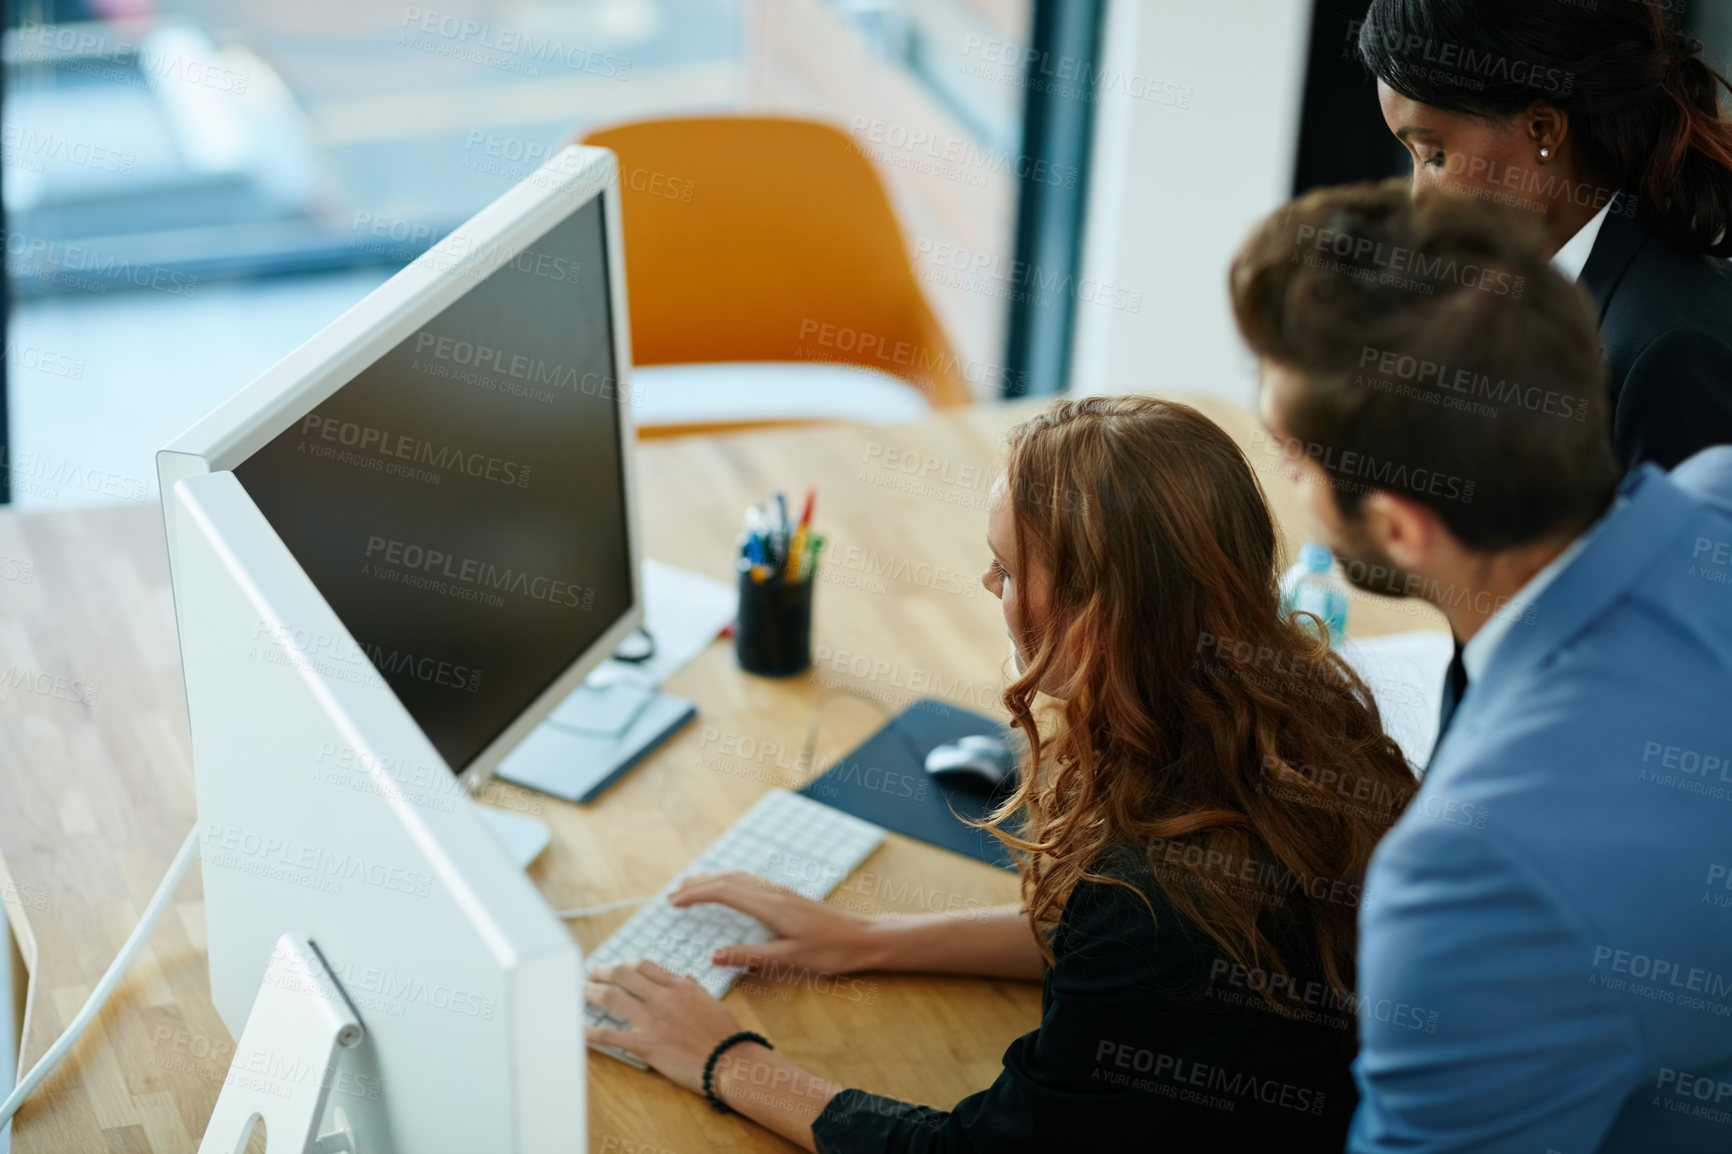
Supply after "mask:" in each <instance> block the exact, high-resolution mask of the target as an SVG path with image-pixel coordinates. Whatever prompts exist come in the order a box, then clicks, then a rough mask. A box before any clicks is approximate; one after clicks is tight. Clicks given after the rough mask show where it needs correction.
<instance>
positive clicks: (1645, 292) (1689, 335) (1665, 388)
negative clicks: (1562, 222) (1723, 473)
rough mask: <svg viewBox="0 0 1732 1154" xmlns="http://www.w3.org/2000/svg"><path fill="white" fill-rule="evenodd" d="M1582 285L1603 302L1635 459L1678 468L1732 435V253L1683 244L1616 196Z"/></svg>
mask: <svg viewBox="0 0 1732 1154" xmlns="http://www.w3.org/2000/svg"><path fill="white" fill-rule="evenodd" d="M1621 203H1622V202H1620V204H1621ZM1581 284H1582V287H1584V288H1586V289H1587V290H1588V291H1589V292H1590V293H1591V294H1593V298H1594V302H1595V303H1596V304H1597V305H1599V309H1600V344H1601V346H1602V347H1603V348H1604V350H1605V354H1606V361H1607V363H1608V364H1610V365H1611V369H1612V398H1611V404H1612V440H1613V443H1614V444H1615V445H1616V446H1617V450H1618V457H1619V459H1620V460H1622V461H1623V462H1624V465H1625V467H1627V468H1634V467H1635V466H1636V465H1637V464H1639V463H1641V462H1643V461H1653V462H1654V463H1655V464H1657V465H1659V466H1660V467H1661V468H1665V469H1670V468H1672V466H1674V465H1676V464H1678V463H1679V462H1680V461H1683V460H1685V459H1687V458H1689V457H1692V456H1694V455H1695V454H1696V453H1697V452H1699V451H1700V450H1702V449H1705V448H1707V447H1708V446H1710V445H1723V444H1727V443H1732V262H1728V261H1724V260H1719V259H1716V258H1714V257H1710V256H1705V255H1703V254H1701V253H1696V252H1690V251H1688V250H1687V249H1684V248H1681V247H1679V246H1678V245H1676V244H1674V243H1672V242H1671V241H1670V240H1668V239H1667V238H1666V237H1664V236H1662V235H1661V234H1659V233H1657V232H1655V231H1654V230H1653V229H1651V228H1650V227H1649V226H1648V225H1647V224H1646V223H1644V222H1643V221H1642V220H1641V219H1639V218H1637V217H1632V216H1630V215H1627V214H1626V213H1624V212H1622V211H1620V206H1619V205H1614V206H1613V209H1612V211H1611V213H1610V214H1609V215H1608V216H1607V217H1606V223H1605V227H1604V228H1603V229H1602V230H1601V232H1600V235H1599V237H1598V239H1596V240H1595V242H1594V251H1593V253H1592V254H1591V255H1590V256H1589V257H1588V263H1587V266H1586V267H1585V268H1583V270H1582V277H1581Z"/></svg>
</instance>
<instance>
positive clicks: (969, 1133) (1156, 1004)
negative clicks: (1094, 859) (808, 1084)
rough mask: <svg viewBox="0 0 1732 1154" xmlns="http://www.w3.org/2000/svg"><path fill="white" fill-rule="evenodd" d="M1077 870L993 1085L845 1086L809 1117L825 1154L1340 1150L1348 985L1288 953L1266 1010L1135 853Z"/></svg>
mask: <svg viewBox="0 0 1732 1154" xmlns="http://www.w3.org/2000/svg"><path fill="white" fill-rule="evenodd" d="M1112 876H1124V877H1126V878H1127V880H1130V881H1132V882H1133V884H1135V885H1137V887H1138V889H1139V890H1141V891H1142V892H1143V893H1144V894H1146V895H1147V896H1148V898H1149V901H1150V902H1151V903H1152V904H1153V905H1154V908H1155V914H1156V916H1155V918H1151V917H1150V916H1149V910H1148V907H1146V906H1144V905H1143V903H1142V902H1141V901H1140V900H1139V899H1138V898H1137V896H1136V895H1135V894H1132V893H1129V892H1128V891H1126V890H1125V889H1124V888H1123V887H1121V886H1113V885H1106V884H1102V883H1084V884H1083V885H1081V886H1079V887H1078V888H1077V890H1076V892H1075V893H1073V894H1072V896H1071V899H1070V901H1069V903H1068V904H1067V905H1066V907H1065V916H1064V926H1065V928H1064V929H1063V930H1061V932H1060V936H1059V937H1058V938H1057V939H1055V941H1054V953H1055V956H1056V961H1055V963H1054V965H1053V966H1052V967H1051V968H1050V969H1049V970H1048V971H1047V975H1046V984H1045V988H1044V991H1043V993H1042V996H1041V1020H1040V1027H1039V1028H1038V1029H1036V1030H1034V1031H1033V1032H1032V1033H1029V1034H1025V1035H1023V1036H1022V1037H1020V1038H1018V1039H1017V1040H1016V1041H1015V1042H1013V1043H1011V1046H1010V1048H1009V1049H1008V1050H1006V1051H1005V1054H1004V1072H1003V1073H1002V1074H1000V1075H999V1077H998V1080H997V1081H995V1082H994V1083H993V1084H992V1085H991V1086H990V1087H988V1088H987V1089H985V1090H983V1091H981V1092H980V1093H978V1094H973V1095H970V1096H969V1097H967V1098H964V1099H963V1100H962V1101H961V1102H959V1103H957V1104H956V1107H955V1108H954V1109H952V1110H950V1111H941V1110H933V1109H929V1108H927V1107H925V1106H914V1105H909V1104H908V1103H905V1102H897V1101H894V1100H892V1099H889V1098H882V1097H879V1096H877V1095H875V1094H868V1093H866V1092H865V1091H863V1090H844V1091H842V1092H841V1093H839V1094H837V1095H836V1096H835V1097H834V1098H833V1099H831V1101H830V1103H829V1104H828V1105H827V1106H826V1107H825V1108H824V1112H823V1113H822V1114H820V1115H819V1117H818V1120H817V1122H816V1123H814V1125H813V1127H812V1132H813V1135H814V1137H815V1138H816V1141H817V1147H818V1150H819V1152H820V1154H856V1152H859V1154H864V1152H866V1151H872V1152H874V1154H876V1152H879V1151H894V1152H896V1154H904V1152H906V1154H917V1152H918V1154H926V1152H929V1151H930V1152H934V1154H936V1152H939V1151H946V1152H949V1151H955V1152H958V1154H962V1152H967V1154H1012V1152H1023V1151H1027V1152H1029V1154H1033V1152H1036V1151H1039V1152H1041V1154H1051V1152H1052V1151H1060V1150H1101V1151H1107V1150H1110V1151H1114V1152H1119V1151H1137V1150H1146V1151H1192V1150H1194V1151H1208V1152H1210V1154H1218V1152H1220V1151H1224V1150H1264V1149H1268V1150H1281V1151H1284V1152H1286V1151H1313V1150H1315V1151H1324V1150H1327V1151H1332V1152H1337V1154H1338V1152H1339V1151H1340V1150H1341V1149H1342V1147H1343V1146H1344V1145H1345V1142H1346V1136H1347V1125H1348V1122H1349V1120H1350V1119H1351V1118H1352V1115H1353V1109H1354V1107H1355V1105H1356V1104H1357V1101H1358V1098H1357V1095H1356V1093H1355V1091H1354V1088H1353V1080H1352V1075H1351V1071H1350V1065H1351V1061H1352V1057H1353V1045H1354V1038H1355V1026H1354V1015H1353V1007H1352V1005H1351V997H1350V996H1348V997H1341V996H1337V995H1333V994H1331V993H1330V992H1329V991H1328V990H1327V987H1326V985H1325V983H1323V982H1322V981H1321V979H1316V980H1308V978H1307V976H1306V974H1305V970H1304V969H1303V968H1302V967H1299V966H1298V965H1297V963H1298V961H1299V960H1300V958H1301V957H1308V956H1309V955H1308V954H1301V953H1299V952H1287V953H1284V954H1283V958H1284V960H1285V961H1286V962H1287V964H1288V966H1289V967H1290V968H1291V969H1292V970H1293V972H1294V977H1293V980H1292V981H1291V982H1288V983H1282V984H1281V985H1280V987H1279V988H1280V989H1281V990H1282V992H1283V998H1282V1001H1283V1004H1284V1005H1287V1006H1289V1007H1292V1008H1293V1009H1294V1010H1296V1011H1297V1012H1298V1014H1299V1018H1298V1019H1294V1018H1287V1017H1283V1016H1280V1015H1278V1014H1276V1013H1275V1012H1274V1011H1273V1010H1272V1009H1271V1008H1270V1007H1269V1006H1268V1004H1267V1003H1266V1002H1265V1001H1263V999H1262V996H1261V995H1260V994H1259V993H1257V992H1256V989H1254V988H1253V987H1259V988H1260V987H1262V986H1263V985H1264V984H1265V983H1264V982H1263V981H1262V980H1261V979H1260V978H1259V977H1258V976H1256V975H1253V974H1251V973H1248V972H1247V971H1246V970H1244V969H1242V968H1240V967H1237V966H1235V965H1234V964H1233V963H1232V962H1231V961H1230V960H1228V959H1226V958H1224V957H1222V956H1221V955H1220V952H1219V950H1218V949H1217V948H1216V946H1215V945H1214V943H1213V942H1212V941H1211V940H1210V939H1209V938H1208V937H1207V936H1206V935H1204V934H1203V933H1202V932H1201V931H1200V930H1198V929H1197V928H1195V927H1194V926H1193V925H1192V924H1191V923H1189V922H1187V921H1186V920H1185V919H1184V918H1182V917H1181V916H1180V915H1179V914H1178V913H1177V912H1175V911H1174V910H1173V909H1172V907H1171V906H1170V905H1169V904H1168V903H1167V902H1166V901H1165V899H1164V898H1163V896H1162V894H1161V891H1160V889H1159V887H1158V886H1156V885H1155V883H1154V879H1153V878H1152V877H1151V876H1149V875H1148V873H1147V869H1146V866H1143V867H1142V868H1141V870H1140V874H1139V870H1138V868H1137V867H1135V866H1132V867H1129V868H1128V869H1126V870H1115V871H1114V873H1113V875H1112Z"/></svg>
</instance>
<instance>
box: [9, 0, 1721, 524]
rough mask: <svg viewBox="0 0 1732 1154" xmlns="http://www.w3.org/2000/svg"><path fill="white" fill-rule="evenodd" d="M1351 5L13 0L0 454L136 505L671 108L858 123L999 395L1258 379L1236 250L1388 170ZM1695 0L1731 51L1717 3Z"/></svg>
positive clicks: (35, 482)
mask: <svg viewBox="0 0 1732 1154" xmlns="http://www.w3.org/2000/svg"><path fill="white" fill-rule="evenodd" d="M1364 7H1365V0H1313V2H1305V0H427V2H425V3H422V4H405V3H402V2H401V0H296V2H295V3H289V4H285V3H281V2H280V0H10V2H9V3H8V6H7V8H6V28H7V31H6V36H5V41H4V73H5V75H4V93H3V104H0V111H3V118H4V138H3V139H4V164H3V165H0V189H3V192H4V206H5V214H6V220H5V226H4V227H5V232H4V241H5V266H6V278H5V279H6V292H7V298H8V305H9V312H8V327H7V330H6V360H5V367H6V376H5V381H4V401H5V404H4V408H3V410H0V452H3V453H4V469H3V470H0V479H4V480H5V481H6V482H9V485H8V486H7V487H8V495H9V497H10V499H11V500H12V501H13V502H14V503H15V504H17V505H19V506H21V507H25V508H40V507H50V506H56V505H68V504H78V503H87V502H92V501H105V500H150V499H153V498H154V495H155V494H154V466H153V454H154V451H155V449H156V448H158V447H160V446H161V445H162V444H164V443H165V442H167V441H168V440H169V439H170V438H171V437H173V436H174V435H175V434H176V433H178V432H180V431H181V430H182V429H184V428H185V427H186V426H187V425H189V424H190V423H191V422H192V421H194V420H195V419H197V418H198V417H199V416H201V415H202V414H203V413H205V412H206V411H208V410H209V409H210V408H212V407H213V406H214V405H215V404H216V403H218V402H219V401H220V400H222V399H223V398H224V397H226V396H228V395H229V394H231V393H232V392H234V391H235V390H236V389H238V388H240V387H241V386H242V385H244V384H245V383H246V382H247V381H249V380H250V379H251V378H252V377H254V376H255V375H257V374H258V373H259V372H260V371H262V370H263V369H265V368H267V367H268V366H269V365H271V364H272V363H274V362H275V361H276V360H278V359H279V358H281V357H282V356H283V355H284V354H286V353H288V352H289V351H290V350H292V349H293V348H294V347H295V346H297V345H298V344H300V343H301V342H302V341H304V340H305V339H306V338H307V337H308V336H310V335H311V334H312V333H313V332H315V331H316V330H317V329H319V328H320V327H322V326H323V325H324V324H326V323H328V322H329V321H330V320H332V319H334V318H335V317H336V316H337V315H338V314H340V313H341V312H342V311H343V310H344V309H346V308H348V307H349V306H350V305H352V304H354V303H355V302H356V301H358V300H359V299H360V298H361V297H363V296H364V295H366V293H368V292H369V291H371V290H372V289H373V288H375V287H376V286H377V285H379V284H380V283H382V282H383V281H384V280H385V279H386V278H388V277H389V276H390V275H391V274H392V273H393V272H395V271H396V270H397V269H399V268H401V267H402V266H403V265H404V264H406V263H407V262H408V261H410V260H412V259H414V257H415V256H417V255H419V253H420V252H422V251H424V250H425V249H426V248H428V247H429V246H430V245H432V244H433V243H434V242H435V241H437V240H438V239H439V238H440V237H441V236H443V235H444V234H445V233H446V232H448V231H449V230H450V229H451V228H453V227H455V226H456V225H458V224H460V223H461V222H462V221H463V220H464V219H466V218H467V217H468V216H470V215H471V214H472V213H474V212H475V211H476V210H478V209H479V208H481V207H482V206H484V205H485V204H487V203H488V202H490V201H491V200H493V199H494V198H495V197H497V196H498V195H500V193H501V192H503V191H504V190H505V189H506V188H508V187H510V186H511V185H512V184H513V183H515V182H516V181H518V180H520V179H522V178H523V177H524V176H525V175H527V174H528V173H529V172H531V171H533V170H534V168H535V167H536V166H537V164H538V163H539V162H540V160H541V159H543V158H545V157H546V156H547V155H548V153H549V152H550V151H551V150H553V149H555V148H557V147H558V146H559V145H560V144H562V143H564V142H566V141H569V140H571V139H572V138H573V137H575V136H577V135H580V134H581V133H583V132H585V131H588V130H590V129H593V128H597V127H601V126H604V125H611V124H618V123H622V122H628V121H633V120H640V119H645V118H653V117H662V116H674V115H684V114H715V113H728V112H755V113H771V114H783V115H791V116H800V117H809V118H814V119H819V120H823V121H827V122H830V123H832V124H834V125H836V126H837V127H838V128H839V129H841V130H842V131H843V132H846V133H847V134H848V135H849V136H850V138H851V139H852V142H853V143H854V144H855V145H857V146H858V148H859V149H860V151H861V152H863V153H864V154H865V155H867V156H868V157H869V158H870V159H871V160H872V161H873V163H874V165H875V167H876V168H877V171H878V173H879V176H880V178H881V179H882V181H883V182H884V183H885V185H886V186H887V188H888V190H889V192H890V195H891V199H892V202H893V204H894V207H895V209H896V212H897V214H898V217H899V219H900V222H901V225H902V230H903V234H904V238H905V242H906V246H907V249H908V252H909V255H910V258H911V259H912V260H913V262H914V267H915V272H916V275H917V277H918V278H919V279H920V282H921V284H922V286H923V288H924V290H925V292H926V295H927V297H928V299H929V301H930V303H931V305H932V307H933V309H934V311H935V312H936V314H937V317H938V319H939V321H940V322H941V324H942V326H943V328H944V329H945V331H946V333H947V334H948V337H949V340H950V342H951V344H952V345H953V346H954V348H955V351H956V353H957V355H958V357H960V358H961V359H962V360H963V361H964V363H965V364H968V365H971V366H986V367H987V368H988V369H989V370H990V371H983V372H978V373H974V374H972V376H973V378H974V379H976V380H977V381H978V382H979V383H978V384H977V386H976V391H977V393H978V394H979V396H978V400H979V401H980V402H982V403H991V402H993V401H994V400H996V399H998V397H999V396H1000V395H1001V394H1002V393H1004V392H1005V391H1009V392H1011V393H1043V392H1051V391H1056V390H1064V389H1071V390H1079V391H1090V392H1101V391H1120V390H1126V389H1138V388H1172V389H1185V390H1190V391H1198V392H1212V393H1219V394H1224V395H1230V396H1235V397H1238V398H1240V399H1245V398H1247V397H1249V395H1250V391H1251V388H1252V376H1251V366H1250V365H1249V363H1248V362H1247V360H1246V358H1245V357H1244V355H1243V353H1242V352H1241V351H1240V349H1239V345H1238V341H1237V339H1236V337H1235V336H1234V333H1233V330H1232V324H1231V319H1230V316H1229V315H1228V312H1227V307H1226V298H1225V290H1224V275H1225V269H1226V264H1227V260H1228V258H1229V257H1230V255H1231V253H1232V251H1233V250H1234V248H1235V247H1236V246H1237V244H1238V243H1239V241H1240V240H1241V238H1242V237H1243V236H1244V234H1245V233H1246V231H1247V230H1248V228H1249V227H1250V225H1251V224H1252V222H1254V221H1255V220H1256V219H1257V218H1258V217H1259V216H1261V215H1262V214H1263V213H1265V212H1267V211H1268V210H1269V209H1270V208H1272V207H1273V206H1275V205H1277V204H1279V203H1280V202H1282V201H1283V200H1285V199H1287V198H1288V197H1289V196H1291V195H1293V193H1294V192H1296V191H1302V190H1303V189H1305V188H1308V187H1312V186H1314V185H1317V184H1323V183H1334V182H1338V181H1343V180H1351V179H1359V178H1365V177H1372V176H1379V175H1386V174H1390V173H1396V172H1401V171H1404V169H1405V160H1404V157H1403V154H1402V153H1401V152H1400V150H1399V149H1398V148H1397V147H1396V146H1395V144H1394V142H1393V141H1392V140H1390V139H1389V138H1388V135H1387V133H1386V131H1385V129H1384V128H1383V125H1382V121H1381V119H1380V117H1379V115H1378V111H1377V106H1376V100H1375V95H1374V89H1373V85H1372V82H1371V81H1370V79H1369V78H1368V77H1367V76H1366V75H1365V74H1364V72H1363V70H1362V69H1361V68H1360V67H1359V65H1358V64H1357V63H1356V62H1355V61H1354V60H1353V59H1352V30H1353V23H1352V22H1353V20H1354V19H1355V15H1356V11H1355V10H1356V9H1357V11H1358V12H1359V13H1362V12H1363V10H1364ZM1686 15H1687V18H1688V19H1690V20H1691V21H1693V22H1694V23H1693V25H1692V27H1693V30H1695V31H1696V32H1697V34H1698V35H1700V36H1702V37H1703V38H1704V39H1706V40H1709V41H1710V43H1711V45H1712V46H1713V48H1714V53H1715V58H1716V60H1717V61H1718V62H1720V63H1722V64H1724V63H1725V62H1726V61H1728V60H1729V59H1732V7H1729V6H1725V5H1719V6H1715V7H1712V8H1710V6H1708V5H1698V6H1696V10H1695V11H1692V12H1687V13H1686ZM1000 369H1008V371H999V370H1000ZM1007 385H1008V390H1007V388H1006V386H1007Z"/></svg>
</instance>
